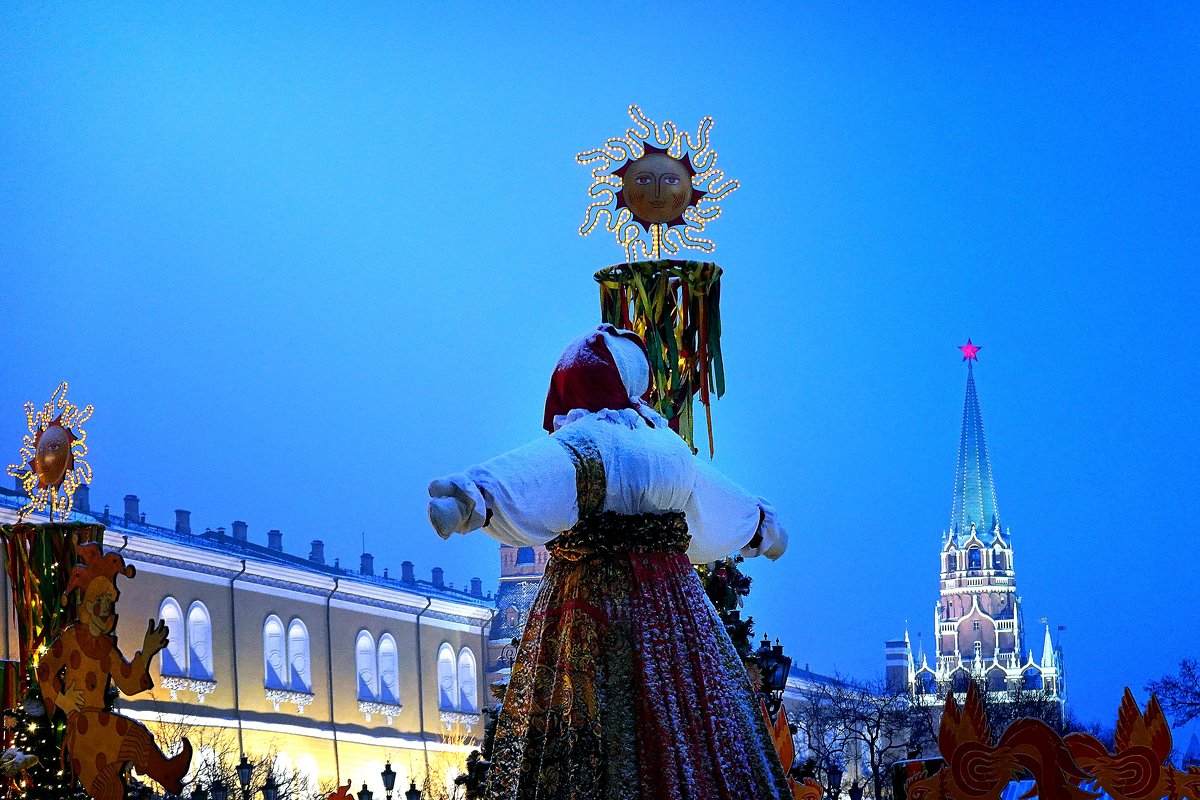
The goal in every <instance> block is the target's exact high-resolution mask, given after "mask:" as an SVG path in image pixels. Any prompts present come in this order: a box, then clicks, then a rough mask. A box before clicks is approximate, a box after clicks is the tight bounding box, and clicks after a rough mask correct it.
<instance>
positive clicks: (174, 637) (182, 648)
mask: <svg viewBox="0 0 1200 800" xmlns="http://www.w3.org/2000/svg"><path fill="white" fill-rule="evenodd" d="M158 616H159V617H161V618H162V621H163V622H165V623H166V625H167V646H166V648H165V649H164V650H163V651H162V661H161V662H160V664H159V670H160V672H161V673H162V674H163V675H165V676H169V677H179V678H184V677H187V634H186V632H185V629H184V625H183V610H182V609H181V608H180V607H179V603H177V602H175V598H173V597H167V598H164V599H163V601H162V605H161V606H159V607H158Z"/></svg>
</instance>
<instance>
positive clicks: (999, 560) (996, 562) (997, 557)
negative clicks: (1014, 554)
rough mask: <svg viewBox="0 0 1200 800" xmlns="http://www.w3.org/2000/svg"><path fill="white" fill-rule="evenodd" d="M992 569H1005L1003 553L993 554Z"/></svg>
mask: <svg viewBox="0 0 1200 800" xmlns="http://www.w3.org/2000/svg"><path fill="white" fill-rule="evenodd" d="M992 568H993V569H1004V554H1003V553H993V554H992Z"/></svg>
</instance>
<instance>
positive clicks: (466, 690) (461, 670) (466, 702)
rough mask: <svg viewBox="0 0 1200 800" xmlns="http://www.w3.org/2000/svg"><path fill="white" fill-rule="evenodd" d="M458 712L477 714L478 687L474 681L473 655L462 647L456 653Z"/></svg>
mask: <svg viewBox="0 0 1200 800" xmlns="http://www.w3.org/2000/svg"><path fill="white" fill-rule="evenodd" d="M458 710H459V711H466V712H467V713H469V714H477V713H479V687H478V681H477V680H476V679H475V654H474V653H472V652H471V651H470V650H469V649H467V648H466V647H464V648H463V649H462V650H460V651H459V653H458Z"/></svg>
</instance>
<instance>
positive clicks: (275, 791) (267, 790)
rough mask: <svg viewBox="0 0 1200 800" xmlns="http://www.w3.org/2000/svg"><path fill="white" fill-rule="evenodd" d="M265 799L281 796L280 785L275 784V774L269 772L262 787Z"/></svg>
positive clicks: (274, 798) (270, 799) (272, 799)
mask: <svg viewBox="0 0 1200 800" xmlns="http://www.w3.org/2000/svg"><path fill="white" fill-rule="evenodd" d="M262 796H263V800H276V798H278V797H279V787H278V786H277V785H276V784H275V774H274V773H273V772H268V773H267V779H266V780H265V781H263V788H262Z"/></svg>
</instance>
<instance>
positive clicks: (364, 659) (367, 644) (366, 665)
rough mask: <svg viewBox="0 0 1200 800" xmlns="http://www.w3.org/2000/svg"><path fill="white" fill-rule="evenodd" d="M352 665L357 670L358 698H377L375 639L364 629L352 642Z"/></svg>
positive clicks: (377, 681) (377, 680) (377, 679)
mask: <svg viewBox="0 0 1200 800" xmlns="http://www.w3.org/2000/svg"><path fill="white" fill-rule="evenodd" d="M354 665H355V669H356V671H357V672H358V699H359V700H378V699H379V678H378V674H377V673H376V672H375V640H374V639H372V638H371V634H369V633H367V632H366V631H359V632H358V639H357V640H356V641H355V642H354Z"/></svg>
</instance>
